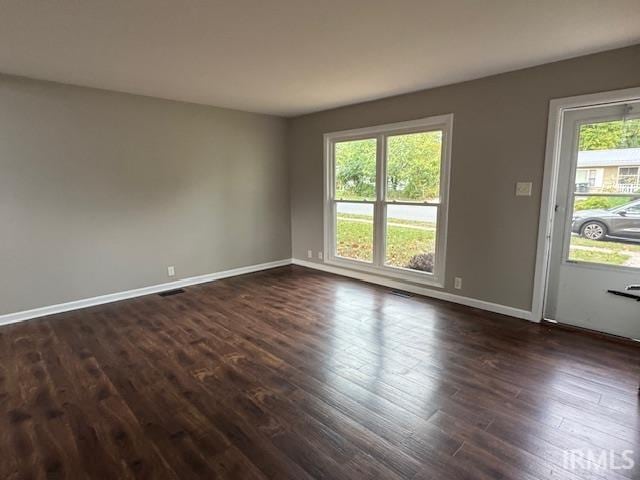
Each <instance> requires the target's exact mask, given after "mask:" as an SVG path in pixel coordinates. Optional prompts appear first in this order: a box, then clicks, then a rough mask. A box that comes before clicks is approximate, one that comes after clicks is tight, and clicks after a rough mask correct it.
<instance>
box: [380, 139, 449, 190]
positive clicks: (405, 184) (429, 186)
mask: <svg viewBox="0 0 640 480" xmlns="http://www.w3.org/2000/svg"><path fill="white" fill-rule="evenodd" d="M441 159H442V131H439V130H438V131H434V132H421V133H410V134H405V135H393V136H390V137H387V200H389V201H393V200H397V201H403V202H432V203H438V202H439V197H440V161H441Z"/></svg>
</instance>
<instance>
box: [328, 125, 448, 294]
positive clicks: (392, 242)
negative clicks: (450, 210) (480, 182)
mask: <svg viewBox="0 0 640 480" xmlns="http://www.w3.org/2000/svg"><path fill="white" fill-rule="evenodd" d="M452 124H453V115H444V116H439V117H432V118H427V119H422V120H416V121H411V122H403V123H397V124H391V125H383V126H379V127H371V128H364V129H359V130H350V131H346V132H336V133H330V134H327V135H325V165H326V191H325V254H326V261H327V262H328V263H333V264H338V265H343V266H348V267H349V268H355V269H360V270H365V271H369V272H374V273H382V274H384V275H386V276H391V277H398V278H405V279H409V280H411V281H418V282H423V283H429V284H433V285H440V286H441V285H442V284H443V282H444V257H445V234H446V228H447V197H448V196H447V193H448V183H449V159H450V143H451V129H452Z"/></svg>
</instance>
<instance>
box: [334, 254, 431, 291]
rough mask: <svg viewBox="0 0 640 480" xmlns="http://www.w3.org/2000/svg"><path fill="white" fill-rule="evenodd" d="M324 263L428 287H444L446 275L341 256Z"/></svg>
mask: <svg viewBox="0 0 640 480" xmlns="http://www.w3.org/2000/svg"><path fill="white" fill-rule="evenodd" d="M324 263H326V264H327V265H333V266H335V267H342V268H348V269H350V270H357V271H359V272H363V273H368V274H371V275H375V276H379V277H386V278H391V279H394V280H402V281H405V282H411V283H414V284H418V285H424V286H427V287H437V288H444V281H443V278H444V275H442V274H440V275H438V276H436V275H433V274H429V273H420V272H412V271H408V270H403V269H399V268H393V267H386V266H385V267H378V266H374V265H372V264H370V263H367V262H363V261H359V260H349V259H346V258H339V257H333V258H327V259H325V261H324Z"/></svg>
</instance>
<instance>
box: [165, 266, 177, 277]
mask: <svg viewBox="0 0 640 480" xmlns="http://www.w3.org/2000/svg"><path fill="white" fill-rule="evenodd" d="M175 274H176V267H174V266H173V265H171V266H170V267H167V275H169V276H170V277H173V276H174V275H175Z"/></svg>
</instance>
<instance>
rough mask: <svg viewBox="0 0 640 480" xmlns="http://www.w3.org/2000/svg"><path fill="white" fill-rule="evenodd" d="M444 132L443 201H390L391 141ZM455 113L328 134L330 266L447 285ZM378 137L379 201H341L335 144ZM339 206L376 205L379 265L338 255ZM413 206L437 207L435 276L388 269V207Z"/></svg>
mask: <svg viewBox="0 0 640 480" xmlns="http://www.w3.org/2000/svg"><path fill="white" fill-rule="evenodd" d="M430 131H442V156H441V165H440V198H439V200H440V201H439V203H432V202H399V201H387V200H386V189H387V182H386V150H387V137H389V136H393V135H402V134H408V133H419V132H430ZM452 134H453V114H452V113H450V114H447V115H438V116H434V117H428V118H422V119H418V120H411V121H408V122H399V123H390V124H386V125H377V126H373V127H366V128H358V129H354V130H345V131H339V132H331V133H326V134H325V135H324V172H325V175H324V252H325V255H324V263H327V264H330V265H335V266H340V267H346V268H350V269H353V270H359V271H363V272H366V273H371V274H377V275H383V276H385V277H391V278H397V279H400V280H407V281H410V282H413V283H419V284H424V285H428V286H434V287H444V284H445V259H446V248H447V224H448V216H449V215H448V214H449V179H450V171H451V144H452ZM367 138H375V139H376V140H377V149H376V198H375V200H373V201H344V200H336V198H335V178H334V174H335V159H334V153H335V144H336V143H337V142H343V141H349V140H362V139H367ZM336 202H340V203H342V202H344V203H348V202H352V203H363V204H373V223H374V229H373V231H374V241H373V262H371V263H370V262H364V261H359V260H353V259H348V258H344V257H339V256H337V255H336V222H335V220H336V212H335V205H336ZM388 204H389V205H412V206H425V207H429V206H431V207H433V206H435V207H437V210H438V214H437V226H436V244H435V245H436V251H435V256H434V268H433V272H432V273H429V272H421V271H417V270H411V269H406V268H398V267H391V266H387V265H385V262H384V260H385V248H386V245H385V242H386V231H385V229H386V221H385V220H386V215H385V212H386V208H387V205H388Z"/></svg>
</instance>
